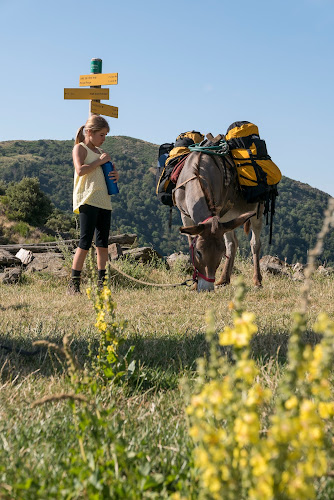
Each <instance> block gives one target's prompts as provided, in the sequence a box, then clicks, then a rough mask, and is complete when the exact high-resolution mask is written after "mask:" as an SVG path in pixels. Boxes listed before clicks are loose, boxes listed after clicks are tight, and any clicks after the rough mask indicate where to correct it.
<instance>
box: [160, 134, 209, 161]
mask: <svg viewBox="0 0 334 500" xmlns="http://www.w3.org/2000/svg"><path fill="white" fill-rule="evenodd" d="M203 139H204V135H202V134H201V133H200V132H196V131H195V130H192V131H191V132H182V134H180V135H178V136H177V138H176V139H175V144H174V148H173V149H172V150H171V151H170V152H169V156H168V158H167V160H166V166H167V165H168V164H169V163H170V162H172V161H173V160H174V159H175V158H177V157H180V159H181V157H182V156H183V155H187V154H189V153H190V150H189V149H188V146H190V145H191V144H197V143H199V142H202V141H203Z"/></svg>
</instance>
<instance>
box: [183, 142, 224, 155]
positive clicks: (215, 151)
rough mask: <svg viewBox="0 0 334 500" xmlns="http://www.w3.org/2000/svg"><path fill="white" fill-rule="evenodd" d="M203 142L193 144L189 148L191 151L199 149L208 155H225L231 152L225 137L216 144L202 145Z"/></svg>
mask: <svg viewBox="0 0 334 500" xmlns="http://www.w3.org/2000/svg"><path fill="white" fill-rule="evenodd" d="M201 144H202V143H201V142H200V143H198V144H191V145H190V146H188V148H189V150H190V151H191V152H193V151H198V152H200V153H205V154H207V155H218V156H225V155H227V154H228V152H229V147H228V144H227V142H226V141H225V140H224V139H221V140H220V141H219V143H218V144H217V145H216V146H206V145H203V146H201Z"/></svg>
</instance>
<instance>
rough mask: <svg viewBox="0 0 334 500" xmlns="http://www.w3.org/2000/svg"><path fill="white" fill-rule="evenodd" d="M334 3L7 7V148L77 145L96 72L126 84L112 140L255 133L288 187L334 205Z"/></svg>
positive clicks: (118, 89)
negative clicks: (231, 129) (94, 66)
mask: <svg viewBox="0 0 334 500" xmlns="http://www.w3.org/2000/svg"><path fill="white" fill-rule="evenodd" d="M333 14H334V0H280V1H278V2H273V1H270V0H267V1H264V0H263V1H262V0H254V1H249V0H248V1H246V0H240V1H235V0H234V1H232V0H229V1H227V0H210V1H209V2H203V1H199V0H170V1H168V2H165V1H158V0H142V1H135V0H128V1H126V0H123V1H120V0H118V1H114V0H109V1H107V0H99V1H98V2H95V1H94V2H89V1H87V0H81V1H80V2H77V1H75V2H74V1H73V0H57V2H46V1H45V0H43V1H41V0H30V1H28V0H17V1H16V2H13V1H12V0H0V16H1V32H0V44H1V48H2V50H1V53H2V58H1V78H0V93H1V96H2V102H1V116H2V125H1V126H0V141H6V140H14V139H16V140H17V139H25V140H29V139H30V140H36V139H72V138H73V137H74V135H75V132H76V130H77V128H78V127H79V126H80V125H82V124H84V123H85V121H86V119H87V117H88V101H70V100H66V101H65V100H64V88H65V87H79V76H80V75H83V74H88V73H89V72H90V60H91V59H92V58H94V57H99V58H101V59H102V60H103V68H102V71H103V72H104V73H116V72H117V73H118V74H119V84H118V85H117V86H116V85H114V86H110V87H109V88H110V99H109V101H104V102H105V103H106V104H110V105H113V106H117V107H118V108H119V118H118V119H114V118H108V121H109V124H110V127H111V132H110V133H111V135H127V136H131V137H136V138H139V139H143V140H145V141H148V142H152V143H155V144H160V143H163V142H171V141H173V140H175V138H176V136H177V135H178V134H179V133H180V132H183V131H186V130H192V129H195V130H199V131H201V132H202V133H207V132H212V133H213V134H214V135H216V134H218V133H221V132H223V133H224V132H225V131H226V129H227V127H228V126H229V125H230V124H231V123H232V122H234V121H238V120H248V121H251V122H254V123H256V124H257V125H258V127H259V130H260V135H261V137H262V138H263V139H265V140H266V142H267V147H268V151H269V154H270V155H271V157H272V159H273V160H274V161H275V162H276V163H277V165H278V166H279V167H280V169H281V171H282V173H283V175H286V176H287V177H290V178H292V179H295V180H298V181H301V182H305V183H307V184H310V185H311V186H312V187H316V188H318V189H321V190H322V191H325V192H326V193H329V194H330V195H332V196H334V165H333V154H332V147H331V146H332V144H333V123H334V121H333V111H334V109H333V101H334V98H333V90H334V81H333V80H334V70H333V67H334V66H333V58H334V55H333V49H334V43H333V42H334V29H333V25H334V23H333V21H334V15H333Z"/></svg>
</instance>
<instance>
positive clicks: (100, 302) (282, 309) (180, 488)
mask: <svg viewBox="0 0 334 500" xmlns="http://www.w3.org/2000/svg"><path fill="white" fill-rule="evenodd" d="M251 267H252V266H251V263H250V261H249V260H247V259H242V258H240V257H239V258H238V259H237V263H236V271H235V274H234V279H233V282H232V284H231V286H230V287H226V288H221V289H217V290H216V291H215V293H211V294H206V293H203V294H196V293H194V292H192V291H191V290H190V289H188V288H185V287H178V288H158V287H145V286H140V285H136V284H133V283H131V282H129V281H127V280H126V278H122V277H117V276H111V278H110V284H109V285H110V286H109V288H106V289H105V290H104V292H103V293H102V294H98V293H97V292H96V289H95V286H94V281H95V280H94V277H93V276H92V273H91V272H89V270H88V271H87V282H86V287H87V288H88V289H89V295H90V298H89V296H88V295H87V294H83V295H81V296H68V295H66V282H62V281H60V280H59V279H56V278H53V277H51V276H48V275H46V274H44V275H43V274H40V275H38V276H31V277H26V278H25V279H24V282H22V283H21V284H19V285H16V286H8V285H1V289H0V293H1V295H0V296H1V302H0V309H1V330H0V331H1V333H0V344H1V345H5V346H12V347H14V348H16V349H17V350H18V351H19V350H22V349H24V350H26V351H33V350H34V349H35V348H36V346H33V342H36V341H41V340H43V341H44V342H42V343H41V344H40V345H39V346H38V347H37V348H38V349H40V350H39V352H38V353H37V354H35V355H34V356H27V355H22V354H20V353H19V352H16V351H14V352H11V353H8V352H7V351H5V350H4V349H1V351H0V372H1V388H0V427H1V428H0V436H1V437H0V498H6V499H7V498H8V499H21V498H24V499H25V498H26V499H35V498H43V499H44V498H48V499H49V498H68V499H77V498H78V499H79V498H80V499H81V498H90V499H100V498H101V499H102V498H113V499H114V498H126V499H130V498H131V499H132V498H133V499H136V498H138V499H142V498H157V499H161V498H174V499H177V498H194V499H195V498H199V497H200V498H232V499H233V500H235V499H237V498H238V500H239V499H242V498H250V497H249V496H248V494H247V495H246V493H245V492H246V491H251V493H252V495H253V496H252V498H255V499H260V498H261V500H262V499H263V498H271V497H270V496H267V497H265V496H263V495H264V493H263V492H266V493H267V494H268V485H264V486H263V480H262V479H263V478H262V477H261V474H259V481H258V485H259V484H260V483H261V484H262V486H263V488H262V490H260V489H259V490H256V486H257V483H255V484H254V483H253V482H249V481H248V479H247V477H249V476H247V474H249V473H250V472H249V471H250V469H249V468H248V461H247V457H245V456H242V453H243V452H242V453H241V455H240V456H236V457H235V460H236V461H237V462H236V463H237V465H238V467H237V468H236V469H235V470H240V467H241V469H242V470H244V471H245V474H246V472H247V474H246V476H247V477H246V476H245V475H244V479H242V481H240V480H239V481H238V484H240V485H241V486H240V488H242V489H241V490H240V489H239V490H235V491H234V490H233V487H232V486H233V482H228V481H227V483H226V484H225V487H224V492H225V491H226V495H227V492H228V496H226V497H224V496H221V495H222V494H221V493H219V489H218V493H217V484H218V486H219V485H220V484H222V482H223V481H224V480H226V477H227V476H226V474H227V473H228V472H231V468H233V464H232V462H231V463H230V466H229V468H228V469H226V464H225V465H224V464H223V463H222V464H220V466H219V467H220V468H219V470H217V473H216V472H215V468H214V467H215V466H216V465H217V464H218V463H219V460H222V457H223V451H224V450H222V449H219V448H218V444H219V440H218V442H217V441H216V440H215V439H213V436H211V434H210V432H209V430H210V428H209V427H208V426H205V425H204V424H205V422H207V424H208V425H212V422H214V421H215V422H216V424H217V425H218V423H219V427H217V428H222V429H223V428H224V425H225V424H224V421H226V422H230V421H229V420H228V419H229V418H231V413H229V414H226V415H225V416H224V414H223V413H219V414H215V413H212V412H214V411H216V410H215V408H216V409H217V411H218V409H219V408H220V410H219V412H224V411H229V412H232V418H235V417H233V412H239V413H240V411H242V410H243V407H242V404H243V403H242V402H241V401H242V399H238V397H237V390H238V389H237V387H238V383H239V382H238V378H237V379H236V380H235V384H234V385H235V387H234V388H235V390H236V392H235V393H234V396H233V397H234V398H236V399H235V401H234V402H233V401H232V400H231V397H230V404H229V405H226V404H225V403H226V401H227V399H228V398H227V395H226V394H225V395H220V393H218V395H217V393H214V394H213V395H212V397H213V399H212V397H211V403H210V404H214V405H215V406H212V407H211V406H208V405H207V403H206V406H202V407H201V405H203V401H204V399H203V394H209V395H210V390H209V388H210V387H211V388H212V385H210V384H211V382H210V380H211V381H213V382H214V381H215V380H221V377H222V376H223V375H224V374H225V375H226V374H230V376H231V377H233V373H234V374H235V370H236V369H237V368H238V366H239V368H240V365H238V364H237V365H236V364H235V362H236V361H237V359H238V358H235V355H234V354H233V352H236V351H233V350H232V348H231V347H230V346H225V347H223V346H222V347H218V348H217V349H218V351H219V353H220V354H223V357H222V358H219V357H218V358H217V356H218V353H217V350H215V349H214V348H213V346H214V345H215V344H216V339H218V338H222V337H221V336H220V337H219V335H218V334H219V332H225V333H224V335H225V337H224V338H223V341H222V342H221V343H222V344H229V345H231V344H233V343H234V340H233V335H232V337H231V332H232V334H233V331H236V330H235V329H236V328H237V327H236V323H235V322H236V321H237V317H236V313H238V311H239V312H240V314H242V312H241V311H242V310H243V309H246V310H247V311H251V312H255V313H256V319H254V318H252V317H248V319H247V320H245V324H246V326H247V325H248V326H247V328H246V331H250V330H252V332H253V333H254V336H253V338H252V340H251V346H250V353H249V354H250V356H251V358H252V359H253V360H254V364H252V362H250V363H251V364H250V365H249V366H252V370H253V372H252V371H251V373H250V372H249V371H246V372H245V373H246V374H247V376H246V375H245V374H244V376H243V377H242V378H241V381H242V380H243V382H242V383H243V384H246V386H244V387H243V388H242V392H243V391H246V392H247V391H248V390H249V387H250V386H253V384H254V383H255V382H256V384H255V385H256V387H263V388H264V389H265V390H266V391H270V394H271V395H272V396H271V397H272V399H271V402H270V401H269V400H268V392H267V393H266V394H267V397H266V398H264V400H263V403H261V404H260V399H259V400H258V401H255V402H254V401H253V403H252V404H255V407H256V408H255V407H254V410H252V413H254V411H256V412H258V417H257V418H260V420H261V422H262V423H263V424H264V429H265V428H268V425H269V419H270V418H271V415H272V414H273V412H274V411H275V405H276V403H275V401H276V400H279V399H280V398H282V393H281V392H280V391H281V387H282V383H283V382H282V381H284V376H285V375H286V373H290V372H289V370H291V359H290V361H289V362H288V361H287V356H288V352H287V348H288V341H289V338H290V335H291V331H292V330H293V329H294V331H295V333H296V332H297V333H298V335H299V337H298V338H299V339H302V342H301V344H300V345H305V343H308V344H309V345H310V346H313V347H314V346H315V345H317V344H318V343H319V341H320V339H321V335H320V334H319V333H317V332H316V331H315V330H314V328H313V326H312V325H313V324H314V323H315V322H316V318H317V317H318V315H319V314H320V313H321V312H327V313H328V315H329V316H330V317H332V318H333V317H334V306H333V304H334V300H333V299H334V280H333V277H324V276H321V275H317V274H315V275H314V277H313V278H312V283H311V288H310V290H309V291H307V300H306V301H305V292H303V293H301V292H300V288H301V284H300V283H299V282H296V281H292V280H291V279H290V278H289V277H275V276H270V275H266V276H265V277H264V287H263V288H262V289H254V288H253V286H252V282H251V273H252V270H251ZM122 268H123V270H125V271H126V272H127V273H128V274H131V275H132V276H134V277H135V278H137V279H138V278H139V279H142V280H145V281H152V282H156V283H179V282H181V281H183V280H184V278H185V276H184V274H182V272H181V271H167V270H166V269H165V268H164V266H162V265H157V264H156V263H154V262H152V264H151V265H150V266H143V265H141V264H135V263H131V262H126V263H125V264H123V267H122ZM111 274H112V275H114V272H112V273H111ZM89 277H90V278H91V280H90V279H89ZM240 278H242V281H243V283H244V285H240V284H238V280H239V279H240ZM240 286H242V288H240ZM245 287H246V288H245ZM109 290H110V293H109ZM240 290H243V291H242V293H241V292H240ZM240 293H241V295H243V294H244V293H245V297H244V299H243V300H241V298H242V297H241V295H240ZM236 297H237V298H236ZM306 303H307V307H305V304H306ZM232 304H234V305H233V306H232ZM303 308H304V309H305V313H304V314H303V315H302V318H303V321H302V323H301V324H300V325H299V326H296V320H295V319H293V316H292V311H298V310H302V309H303ZM208 311H211V314H209V318H211V319H209V323H208V320H207V318H208ZM255 323H256V325H257V331H256V332H255V330H254V328H253V327H252V324H255ZM233 324H234V326H233ZM326 324H328V323H326ZM301 325H303V326H301ZM249 328H250V330H249ZM324 328H325V329H326V328H328V326H325V327H324ZM320 331H321V328H320ZM206 332H207V333H208V334H209V339H208V337H207V336H206ZM227 334H229V335H230V337H229V338H228V339H226V335H227ZM250 337H252V335H250ZM236 347H237V348H239V349H240V347H242V348H244V349H246V351H243V350H241V351H240V354H241V358H242V359H243V360H244V361H247V359H248V357H247V349H248V348H247V343H246V344H244V345H241V346H240V345H239V347H238V346H236ZM301 349H303V348H302V347H301ZM301 352H302V351H301ZM314 352H316V351H314ZM326 352H327V353H328V355H330V353H329V351H326ZM242 353H243V354H242ZM125 356H127V358H126V359H124V357H125ZM309 356H311V354H309ZM198 358H203V359H204V361H202V362H201V363H200V365H199V367H202V372H201V369H200V372H199V374H200V378H198V372H197V364H196V360H197V359H198ZM205 359H206V360H207V361H205ZM217 359H221V361H219V362H218V361H217ZM203 363H204V364H205V363H208V365H207V368H205V369H204V372H203V366H205V365H203ZM217 363H218V364H219V365H221V370H218V371H217V367H218V365H217ZM247 363H249V362H248V361H247ZM243 366H244V367H245V366H248V364H247V365H245V364H244V365H243ZM289 366H290V368H289ZM223 367H225V368H223ZM226 370H227V371H226ZM217 377H218V378H217ZM253 379H254V380H253ZM300 380H301V384H304V383H306V379H305V372H303V373H301V374H300ZM327 380H328V381H329V384H330V385H329V386H328V387H327V388H326V390H327V391H329V393H331V394H332V389H333V372H332V371H331V370H329V371H328V373H327ZM232 381H233V378H232ZM207 384H209V385H207ZM247 384H248V386H249V387H247ZM232 387H233V386H232ZM295 387H297V386H295ZM303 388H304V385H300V386H299V388H298V389H297V391H296V392H295V394H291V395H289V398H290V397H295V399H292V400H291V401H290V403H291V408H290V409H289V411H292V412H293V411H295V409H296V408H299V404H301V403H302V399H301V398H302V397H303V398H304V397H305V389H303ZM289 390H290V391H291V386H290V388H289ZM301 391H302V392H301ZM303 391H304V392H303ZM191 394H194V395H195V400H194V399H193V398H191ZM245 394H246V393H245ZM196 395H197V396H196ZM221 397H222V398H223V399H220V398H221ZM316 397H318V396H316ZM196 398H197V399H196ZM217 398H218V399H217ZM289 398H286V399H285V401H286V400H287V399H289ZM327 399H328V400H329V401H330V400H332V396H331V395H328V392H327ZM209 401H210V398H209ZM296 401H297V402H296ZM235 404H237V406H235ZM219 405H220V406H219ZM240 405H241V406H240ZM187 408H188V409H187ZM191 408H192V410H191ZM201 408H202V409H201ZM324 408H325V407H323V411H325V410H324ZM326 408H327V412H329V413H328V415H325V414H323V415H322V416H323V417H324V419H323V420H322V422H323V424H321V425H322V427H321V428H320V432H322V433H323V432H326V439H329V440H331V435H332V432H333V427H332V421H333V418H332V417H331V416H330V415H331V413H330V412H331V407H330V406H328V407H326ZM224 409H225V410H224ZM207 411H209V413H207ZM312 411H313V410H312ZM210 412H211V413H210ZM237 416H238V415H236V417H237ZM282 416H283V417H284V418H282V422H284V421H285V418H286V417H287V414H283V415H282ZM253 417H254V415H253ZM329 417H330V418H329ZM307 418H309V417H307ZM317 418H318V419H319V417H317ZM189 419H190V420H189ZM212 419H214V420H212ZM220 419H223V420H222V421H221V420H220ZM226 419H227V420H226ZM232 422H233V420H232ZM313 424H314V422H313ZM203 425H204V427H203ZM228 425H230V424H228ZM261 425H262V424H261ZM310 425H311V423H310ZM317 425H318V420H317ZM319 425H320V424H319ZM248 427H249V429H250V430H252V432H253V431H254V425H253V426H252V425H250V426H248ZM248 427H247V428H248ZM313 427H314V426H313ZM317 428H318V427H317ZM257 429H258V428H257V424H256V425H255V431H256V430H257ZM189 431H190V432H189ZM289 432H290V431H289ZM238 435H239V434H238V433H236V435H235V439H236V442H235V443H234V445H233V442H232V443H230V444H229V446H232V445H233V447H235V449H236V450H237V449H239V451H240V450H241V451H242V449H243V446H244V447H245V449H246V448H247V449H248V450H254V446H255V445H256V443H257V439H255V438H254V439H255V440H254V443H253V444H249V443H243V444H242V443H241V441H240V440H239V441H238V439H239V438H238ZM240 435H241V436H244V439H248V437H247V436H248V434H247V432H246V434H245V433H244V434H242V433H241V434H240ZM231 436H232V437H233V436H234V434H233V432H232V434H231ZM317 436H318V438H319V439H320V437H321V436H319V434H317ZM233 439H234V438H233ZM249 439H251V440H252V439H253V438H252V436H250V437H249ZM282 443H283V442H282ZM310 445H312V446H314V448H313V449H314V452H313V453H317V452H318V451H319V449H320V448H321V446H322V445H321V446H320V448H317V447H316V443H315V445H314V442H313V443H310ZM282 446H283V444H282ZM324 446H325V445H324ZM324 446H323V447H324ZM326 446H328V445H326ZM238 447H239V448H238ZM330 447H331V445H330V446H329V449H330ZM194 448H196V449H197V450H198V451H200V450H201V449H204V450H208V451H209V456H206V458H205V456H204V455H203V453H199V452H198V451H197V454H196V453H195V454H194ZM282 449H283V448H282ZM326 449H327V448H326V447H325V450H326ZM305 450H306V455H307V454H308V451H309V450H310V448H308V443H307V442H306V444H305V449H303V450H301V451H300V450H299V451H298V453H302V455H300V457H302V456H304V455H303V453H304V454H305ZM320 451H321V453H323V452H322V450H320ZM215 453H216V455H215ZM217 453H218V456H217ZM298 453H297V455H295V456H294V458H293V457H292V459H291V460H295V461H296V460H297V462H298V457H299V455H298ZM321 453H320V454H318V456H320V457H321V456H322V455H321ZM215 456H216V458H215V459H214V457H215ZM266 456H268V455H266ZM325 457H326V464H325V462H324V460H322V461H321V467H320V466H319V464H318V466H317V464H316V463H315V462H314V463H311V465H310V466H309V468H310V467H311V472H310V471H309V475H308V476H307V477H308V479H307V481H306V480H305V481H304V482H302V486H304V485H306V490H305V491H306V493H305V495H306V496H301V495H300V496H298V498H313V493H312V492H313V489H312V488H314V491H315V492H316V493H315V494H316V497H317V498H319V499H321V500H325V499H326V500H330V499H331V498H333V495H334V484H333V480H332V474H333V473H332V471H333V468H334V463H333V461H332V460H333V456H332V455H331V453H328V454H326V452H325ZM245 460H246V461H245ZM282 460H283V462H282V463H285V464H288V465H289V464H290V465H289V467H293V465H291V463H290V462H286V461H285V462H284V460H286V456H285V457H284V456H282ZM300 460H301V461H302V458H301V459H300ZM324 464H325V465H324ZM257 465H258V466H259V467H260V470H262V473H263V469H261V466H262V467H267V465H266V463H264V465H263V463H261V464H260V463H257ZM221 467H222V468H221ZM224 467H225V468H224ZM316 467H317V468H316ZM226 470H227V472H226ZM268 470H269V469H268ZM290 470H293V468H292V469H291V468H288V471H290ZM222 471H223V472H222ZM266 471H267V469H266V468H265V469H264V474H266ZM312 471H314V475H313V474H312ZM221 474H223V475H222V476H220V475H221ZM239 479H240V477H239ZM217 480H218V483H217ZM234 480H235V478H234ZM247 481H248V483H247ZM275 481H277V478H276V479H275ZM228 484H229V485H230V486H231V484H232V486H231V488H230V489H228V488H227V485H228ZM287 484H288V485H290V482H289V478H288V481H287ZM211 486H212V488H211ZM266 486H267V488H266ZM297 486H298V484H297ZM249 488H251V490H249ZM292 488H294V492H295V491H296V485H295V484H293V485H292ZM298 491H299V490H298ZM300 491H303V489H302V488H301V489H300ZM233 495H234V496H233ZM260 495H262V496H260ZM269 495H270V491H269ZM280 495H281V496H279V497H273V498H275V500H276V498H282V499H288V498H297V497H296V496H294V497H293V496H292V497H291V496H289V495H290V493H289V489H285V490H284V491H281V493H280ZM307 495H308V496H307Z"/></svg>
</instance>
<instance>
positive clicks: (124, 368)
mask: <svg viewBox="0 0 334 500" xmlns="http://www.w3.org/2000/svg"><path fill="white" fill-rule="evenodd" d="M86 293H87V296H88V298H89V299H90V300H91V301H92V302H93V305H94V309H95V313H96V322H95V327H96V329H97V331H98V333H99V347H98V354H97V356H96V360H95V366H94V367H95V371H96V375H98V376H99V377H101V378H102V379H104V380H112V381H113V382H114V383H115V382H118V381H120V380H128V379H129V378H130V377H131V376H132V375H133V374H134V371H135V360H131V359H130V358H131V356H132V352H133V349H134V347H133V346H131V347H130V348H129V349H128V350H127V352H126V354H125V355H122V354H121V353H120V347H121V345H122V344H124V342H125V340H126V337H125V329H126V326H127V323H126V321H124V320H118V319H117V318H116V304H115V302H114V301H113V299H112V296H111V290H110V287H109V285H108V275H107V278H106V280H105V282H104V285H103V288H102V289H98V288H97V287H96V286H94V285H93V284H92V280H91V284H90V286H89V287H88V288H87V289H86Z"/></svg>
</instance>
